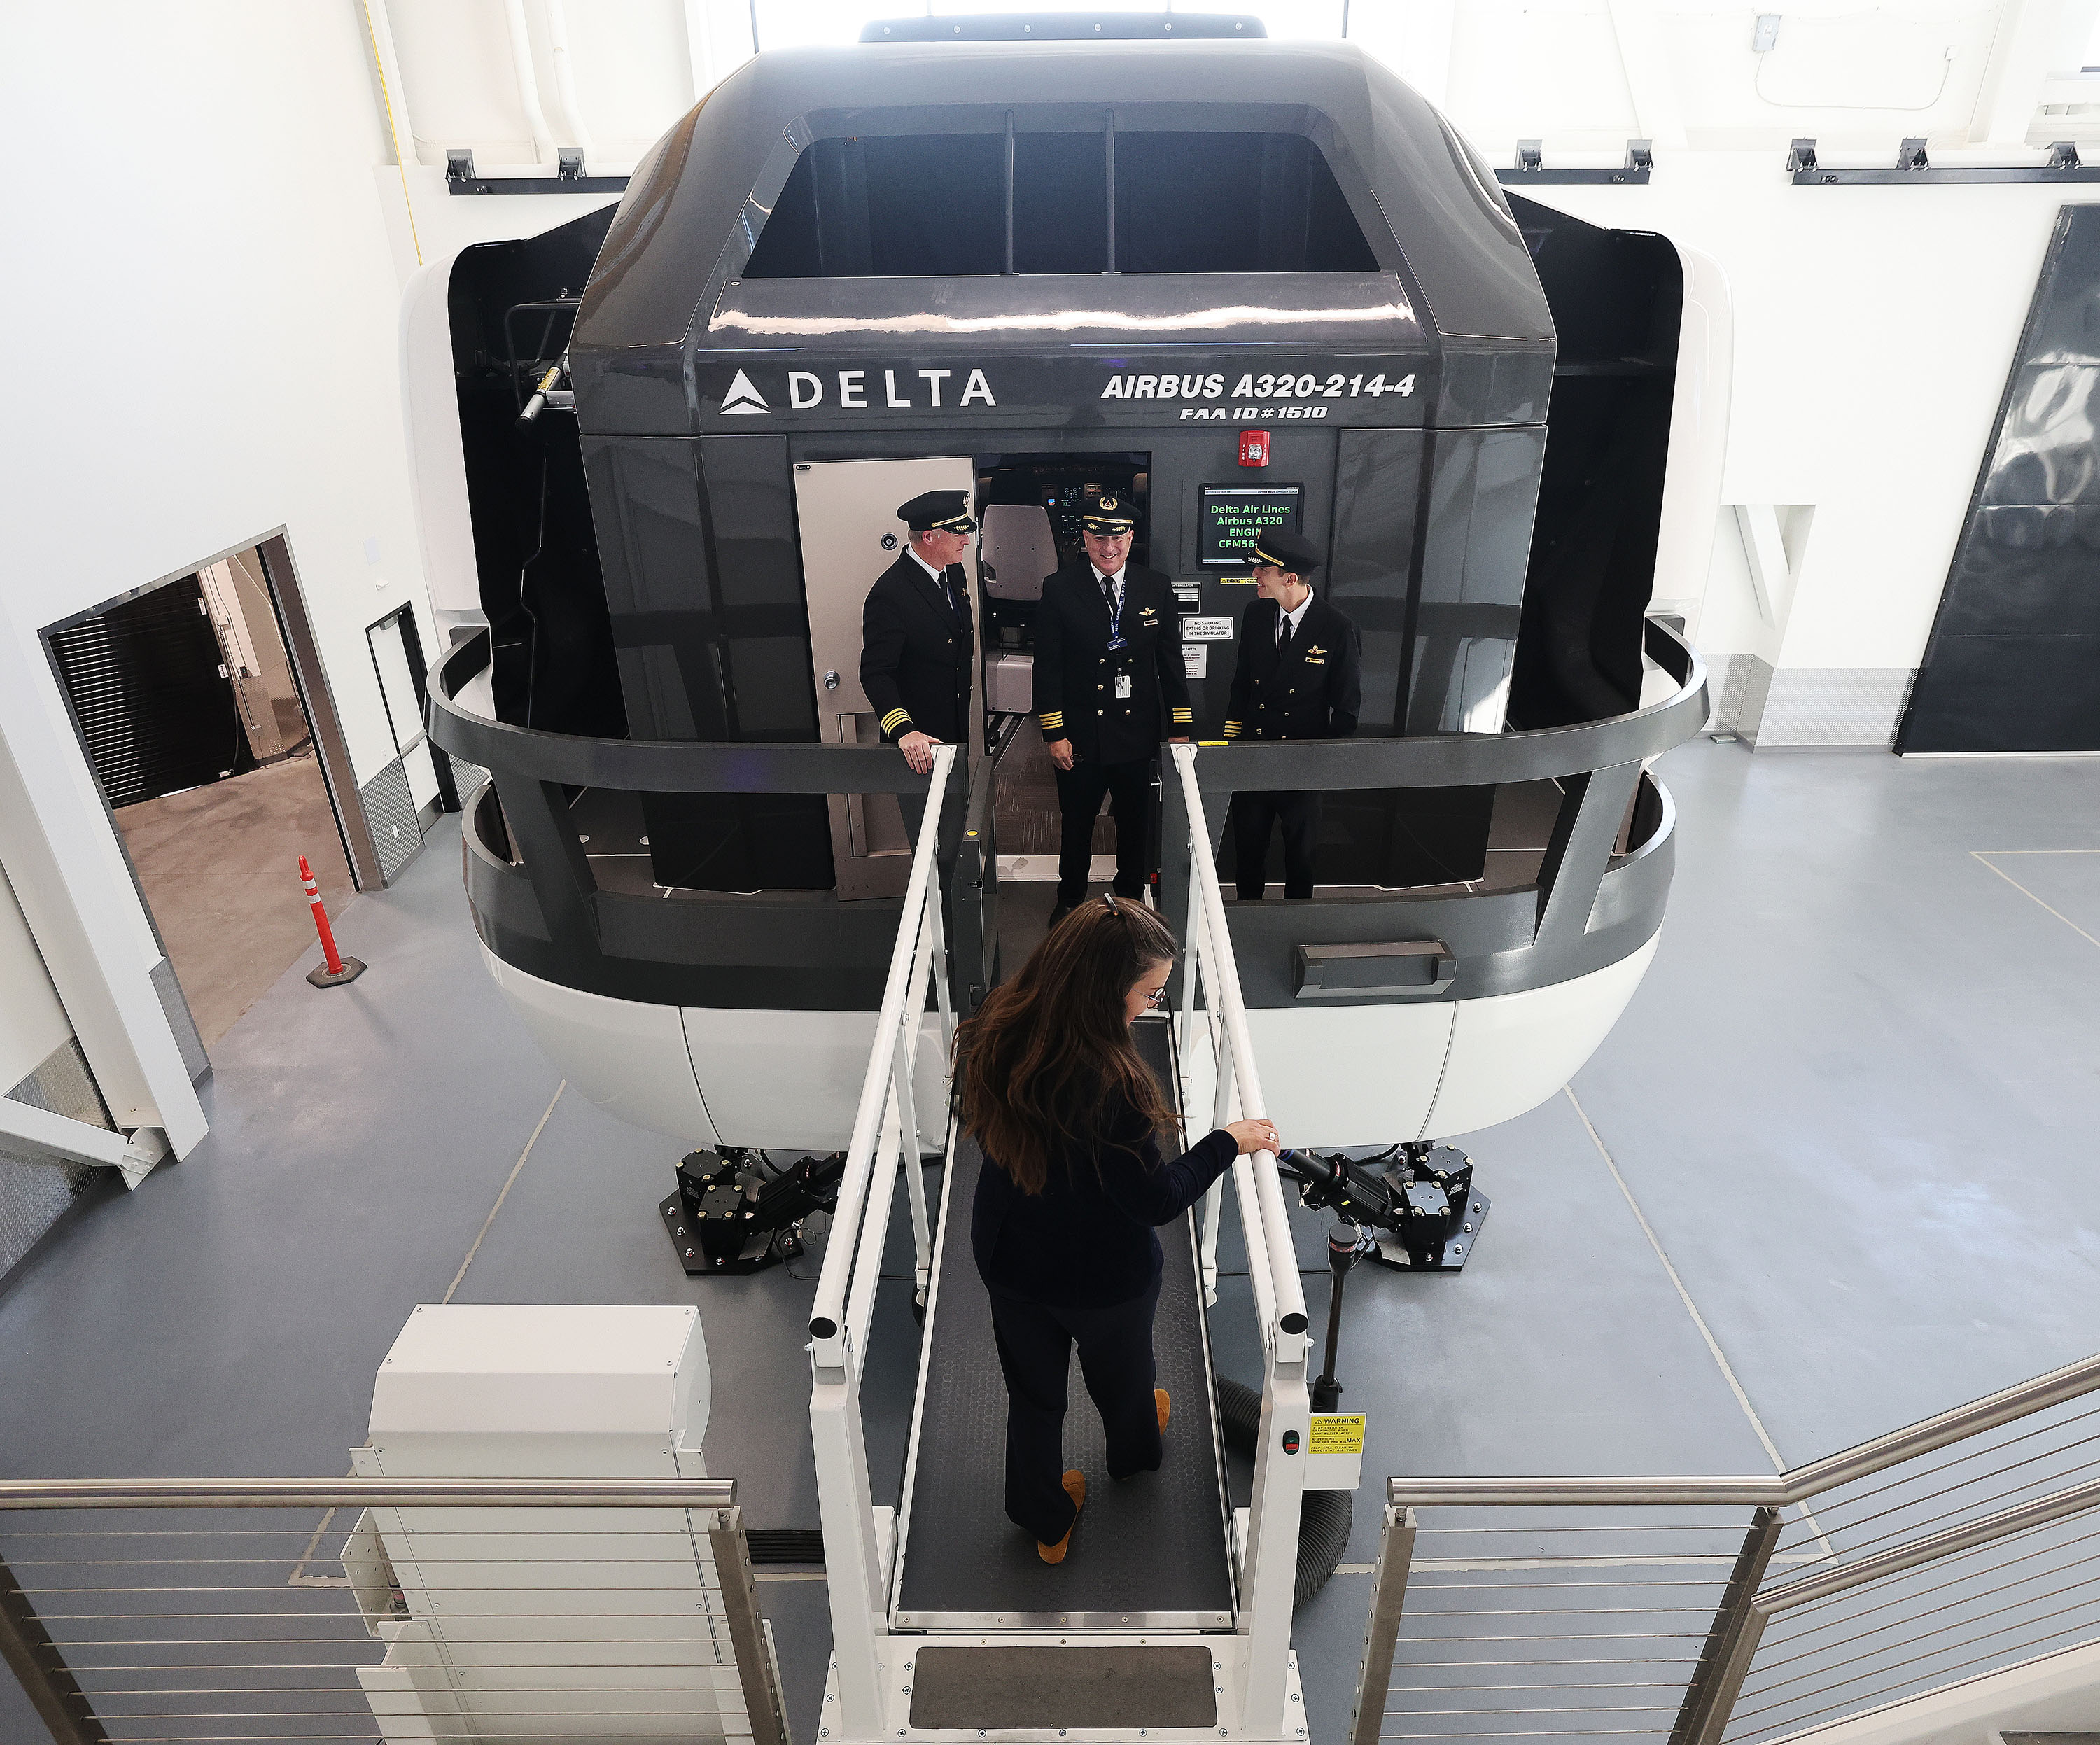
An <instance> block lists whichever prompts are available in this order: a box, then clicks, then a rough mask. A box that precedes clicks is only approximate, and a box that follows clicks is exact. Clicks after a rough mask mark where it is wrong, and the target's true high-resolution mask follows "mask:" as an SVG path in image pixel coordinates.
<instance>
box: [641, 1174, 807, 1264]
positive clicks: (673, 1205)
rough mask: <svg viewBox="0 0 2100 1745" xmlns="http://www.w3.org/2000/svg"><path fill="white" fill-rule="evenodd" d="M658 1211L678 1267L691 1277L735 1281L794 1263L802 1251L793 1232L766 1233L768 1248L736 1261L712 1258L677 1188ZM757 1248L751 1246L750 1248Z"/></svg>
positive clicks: (739, 1257)
mask: <svg viewBox="0 0 2100 1745" xmlns="http://www.w3.org/2000/svg"><path fill="white" fill-rule="evenodd" d="M656 1210H658V1211H659V1212H660V1213H662V1214H664V1233H665V1234H666V1235H667V1236H669V1237H670V1239H671V1247H672V1249H673V1252H674V1253H675V1254H677V1257H678V1264H679V1265H680V1266H682V1267H684V1268H685V1269H686V1276H688V1277H690V1278H696V1279H697V1278H709V1279H735V1278H742V1277H743V1276H744V1275H745V1274H746V1273H751V1272H763V1271H765V1269H766V1268H767V1267H777V1266H779V1264H780V1263H781V1262H783V1261H784V1260H792V1259H793V1258H795V1257H796V1255H797V1254H801V1252H802V1241H801V1237H800V1236H796V1234H795V1232H793V1231H792V1230H774V1231H770V1232H766V1235H767V1236H769V1237H770V1240H768V1241H767V1243H766V1244H765V1248H764V1249H762V1250H761V1251H760V1252H759V1253H757V1254H749V1253H746V1254H743V1255H739V1256H738V1257H737V1258H735V1259H716V1258H709V1256H708V1251H707V1250H706V1249H704V1248H703V1247H701V1246H700V1242H699V1236H698V1234H697V1233H696V1232H695V1231H694V1227H693V1214H692V1213H691V1211H690V1210H689V1209H688V1208H687V1206H686V1196H684V1195H683V1194H682V1193H680V1192H678V1191H677V1189H675V1188H673V1190H672V1191H671V1192H669V1193H668V1194H667V1195H666V1196H664V1199H663V1201H661V1202H660V1204H659V1205H658V1206H657V1208H656ZM745 1247H746V1249H749V1248H751V1247H752V1244H749V1243H747V1244H746V1245H745Z"/></svg>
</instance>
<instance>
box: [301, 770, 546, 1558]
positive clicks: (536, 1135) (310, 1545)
mask: <svg viewBox="0 0 2100 1745" xmlns="http://www.w3.org/2000/svg"><path fill="white" fill-rule="evenodd" d="M576 797H577V799H579V800H580V799H581V798H582V797H583V795H577V796H576ZM568 1088H569V1082H568V1080H567V1079H566V1078H565V1079H563V1080H562V1082H561V1083H559V1084H558V1085H557V1086H554V1096H553V1098H552V1099H550V1100H549V1103H548V1104H547V1108H546V1113H545V1114H543V1115H541V1116H540V1125H539V1126H536V1127H535V1128H534V1129H533V1130H532V1138H531V1139H527V1140H526V1142H525V1148H524V1150H523V1151H521V1152H518V1161H517V1162H515V1163H514V1164H513V1165H512V1166H510V1176H509V1178H508V1179H506V1180H505V1182H504V1183H503V1192H501V1193H500V1194H498V1195H497V1196H496V1204H495V1205H492V1206H491V1207H490V1208H489V1209H488V1216H487V1217H486V1218H483V1220H482V1221H481V1228H480V1230H479V1232H477V1233H476V1234H475V1236H474V1246H473V1247H472V1248H470V1249H468V1250H467V1251H466V1258H465V1260H462V1261H461V1262H460V1269H459V1271H457V1272H455V1273H454V1274H453V1275H452V1283H451V1284H450V1285H447V1286H446V1287H445V1293H444V1295H443V1297H442V1298H439V1301H440V1302H451V1301H452V1293H453V1292H454V1291H456V1290H457V1289H459V1288H460V1280H461V1279H463V1278H465V1276H466V1269H467V1268H468V1267H470V1266H472V1265H473V1264H474V1256H475V1255H476V1254H479V1253H480V1252H481V1242H482V1238H483V1236H487V1234H488V1228H489V1226H490V1225H492V1224H493V1223H495V1222H496V1214H497V1213H498V1212H500V1211H501V1210H503V1202H504V1201H505V1198H506V1197H508V1196H509V1195H510V1185H511V1183H513V1182H515V1181H516V1180H517V1179H518V1171H519V1170H522V1169H523V1168H524V1167H525V1160H526V1159H527V1157H531V1156H532V1148H533V1147H534V1146H535V1145H536V1144H539V1143H540V1135H541V1134H542V1133H544V1132H545V1130H546V1127H547V1121H548V1119H549V1117H551V1116H552V1115H553V1114H554V1104H557V1103H558V1102H560V1101H561V1100H562V1092H563V1091H566V1090H567V1089H568ZM348 1476H349V1477H351V1478H355V1477H356V1476H357V1470H356V1468H355V1467H352V1468H351V1470H350V1472H349V1474H348ZM333 1519H335V1510H333V1509H329V1512H328V1513H327V1514H324V1515H323V1516H322V1517H321V1524H320V1526H319V1527H315V1529H314V1536H313V1537H312V1538H311V1539H310V1540H307V1549H305V1551H303V1552H302V1553H300V1557H299V1561H298V1562H296V1563H294V1564H293V1566H292V1573H291V1575H289V1577H287V1578H286V1580H285V1585H286V1586H287V1587H292V1588H346V1587H348V1586H349V1585H350V1578H349V1577H348V1576H347V1575H308V1574H307V1564H308V1563H309V1562H311V1561H312V1559H313V1555H314V1552H315V1549H316V1548H317V1547H318V1546H319V1545H320V1542H321V1535H322V1534H324V1533H325V1532H326V1531H328V1530H329V1522H331V1521H333Z"/></svg>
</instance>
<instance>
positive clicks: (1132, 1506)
mask: <svg viewBox="0 0 2100 1745" xmlns="http://www.w3.org/2000/svg"><path fill="white" fill-rule="evenodd" d="M1139 1028H1140V1039H1141V1043H1142V1044H1143V1045H1144V1046H1143V1052H1144V1053H1145V1055H1146V1057H1147V1059H1148V1060H1149V1062H1150V1063H1151V1064H1152V1066H1153V1069H1154V1072H1156V1073H1158V1075H1159V1077H1160V1080H1161V1082H1162V1084H1163V1085H1166V1086H1170V1087H1171V1086H1172V1085H1173V1083H1174V1078H1173V1076H1172V1073H1171V1068H1170V1067H1169V1066H1167V1064H1166V1062H1165V1060H1164V1059H1163V1056H1164V1055H1165V1053H1166V1042H1167V1037H1166V1029H1167V1026H1166V1025H1164V1024H1163V1023H1158V1024H1141V1025H1140V1027H1139ZM983 1167H984V1158H983V1154H982V1152H980V1151H979V1150H978V1149H977V1145H976V1144H975V1142H974V1141H973V1140H972V1139H970V1138H969V1137H968V1135H959V1136H958V1139H957V1141H956V1145H955V1166H954V1168H953V1170H951V1171H950V1172H949V1173H950V1179H949V1181H948V1182H947V1183H946V1184H945V1186H946V1195H945V1203H944V1206H943V1210H942V1244H941V1254H940V1263H939V1269H938V1276H937V1282H936V1285H935V1289H934V1298H933V1310H932V1312H931V1315H930V1317H929V1323H928V1327H927V1337H928V1339H929V1342H930V1348H929V1354H928V1359H927V1364H926V1370H925V1381H924V1394H923V1396H922V1398H921V1399H920V1409H919V1417H918V1422H917V1425H916V1426H915V1430H914V1438H913V1441H914V1456H915V1465H914V1469H913V1473H912V1478H911V1496H910V1512H909V1514H908V1516H907V1520H906V1522H905V1533H906V1540H905V1545H904V1567H903V1571H902V1580H901V1581H900V1583H899V1584H898V1599H897V1625H898V1628H904V1629H928V1628H973V1629H999V1628H1008V1629H1015V1628H1033V1627H1039V1626H1041V1625H1044V1624H1048V1625H1050V1626H1053V1627H1056V1626H1062V1627H1064V1628H1073V1629H1081V1628H1124V1627H1129V1628H1140V1627H1147V1626H1149V1628H1154V1629H1158V1628H1185V1629H1199V1628H1208V1629H1224V1628H1230V1626H1231V1624H1232V1615H1233V1614H1232V1606H1233V1593H1232V1575H1231V1570H1230V1567H1229V1564H1228V1562H1227V1548H1226V1540H1225V1525H1224V1523H1225V1514H1224V1499H1223V1493H1222V1489H1221V1487H1222V1483H1223V1475H1222V1469H1221V1466H1220V1461H1219V1455H1218V1439H1217V1436H1218V1432H1217V1422H1216V1412H1215V1399H1214V1396H1213V1394H1212V1383H1211V1373H1210V1364H1209V1359H1208V1352H1207V1346H1206V1333H1205V1329H1204V1324H1203V1308H1202V1290H1201V1288H1200V1285H1199V1284H1198V1272H1197V1267H1196V1249H1195V1226H1194V1222H1193V1218H1189V1217H1186V1216H1185V1217H1183V1218H1179V1219H1177V1220H1176V1222H1175V1223H1173V1224H1171V1225H1169V1226H1167V1227H1165V1228H1163V1229H1162V1230H1161V1232H1159V1236H1160V1245H1161V1247H1162V1249H1164V1250H1165V1253H1166V1267H1165V1270H1164V1272H1163V1275H1162V1279H1161V1283H1160V1293H1159V1309H1158V1316H1157V1319H1156V1320H1155V1321H1154V1333H1153V1339H1154V1351H1155V1353H1156V1355H1157V1359H1158V1371H1159V1386H1162V1387H1164V1388H1166V1389H1167V1390H1168V1391H1169V1392H1170V1393H1171V1395H1173V1398H1174V1419H1173V1423H1172V1425H1171V1427H1170V1428H1169V1429H1168V1430H1167V1438H1166V1459H1165V1461H1163V1463H1162V1465H1161V1467H1160V1470H1158V1472H1154V1473H1142V1474H1138V1475H1137V1476H1136V1477H1135V1478H1128V1479H1126V1480H1124V1481H1123V1482H1122V1483H1116V1482H1114V1481H1113V1480H1111V1479H1110V1477H1109V1475H1108V1466H1107V1461H1106V1457H1105V1452H1104V1444H1103V1441H1102V1433H1101V1417H1100V1414H1099V1413H1098V1412H1096V1411H1095V1409H1094V1404H1093V1402H1092V1400H1091V1399H1088V1398H1087V1391H1086V1385H1085V1383H1084V1381H1083V1380H1082V1378H1081V1377H1080V1374H1079V1363H1078V1359H1076V1357H1075V1358H1074V1361H1073V1364H1072V1368H1071V1371H1070V1377H1069V1381H1068V1390H1069V1391H1068V1396H1067V1397H1068V1398H1069V1399H1070V1408H1069V1409H1068V1411H1067V1413H1066V1416H1065V1464H1066V1465H1068V1466H1076V1467H1078V1468H1079V1470H1082V1471H1083V1472H1084V1473H1085V1474H1086V1475H1087V1504H1086V1507H1085V1509H1083V1511H1082V1513H1081V1514H1080V1517H1079V1525H1078V1527H1077V1528H1076V1530H1075V1531H1074V1535H1073V1539H1072V1548H1071V1552H1070V1555H1069V1556H1068V1557H1067V1558H1066V1559H1065V1562H1063V1563H1061V1564H1058V1565H1055V1566H1052V1565H1050V1564H1046V1563H1044V1562H1043V1561H1042V1560H1041V1558H1039V1557H1038V1556H1037V1554H1036V1549H1035V1540H1034V1539H1033V1537H1031V1536H1030V1535H1029V1534H1028V1533H1026V1532H1025V1531H1022V1530H1021V1528H1020V1527H1017V1526H1015V1525H1014V1524H1013V1522H1011V1521H1009V1520H1008V1518H1007V1517H1006V1508H1005V1496H1004V1492H1005V1465H1006V1386H1005V1383H1004V1381H1003V1379H1002V1378H1001V1377H1000V1374H999V1355H998V1351H997V1349H996V1347H995V1345H994V1342H993V1337H992V1329H991V1299H990V1296H989V1295H988V1293H986V1289H985V1285H984V1281H983V1280H982V1279H981V1278H980V1277H979V1276H977V1262H976V1260H975V1258H974V1257H973V1255H972V1254H971V1252H970V1243H969V1216H970V1205H971V1203H972V1201H973V1196H975V1194H976V1192H977V1174H978V1171H979V1170H981V1169H982V1168H983ZM1166 1724H1167V1723H1162V1725H1166ZM973 1725H982V1723H973ZM1016 1725H1019V1723H1016Z"/></svg>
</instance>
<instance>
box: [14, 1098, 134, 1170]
mask: <svg viewBox="0 0 2100 1745" xmlns="http://www.w3.org/2000/svg"><path fill="white" fill-rule="evenodd" d="M0 1147H4V1148H6V1149H7V1150H9V1151H15V1152H26V1153H28V1154H29V1156H30V1157H53V1158H56V1159H57V1160H58V1161H60V1162H61V1163H87V1164H93V1165H95V1166H97V1167H98V1168H100V1169H105V1170H122V1171H123V1172H124V1182H125V1185H126V1187H130V1188H136V1187H137V1186H138V1185H139V1183H141V1182H142V1181H143V1180H144V1179H146V1177H147V1175H148V1174H149V1173H150V1172H151V1171H152V1167H153V1166H154V1165H155V1164H157V1163H158V1162H159V1161H161V1159H162V1158H163V1157H166V1156H167V1154H168V1142H167V1140H166V1139H165V1137H164V1136H163V1135H162V1134H161V1130H160V1129H159V1128H157V1127H141V1128H139V1129H138V1130H137V1131H136V1132H135V1133H133V1134H131V1135H130V1136H129V1137H128V1138H127V1137H126V1135H123V1134H121V1133H112V1132H111V1131H110V1130H108V1128H107V1127H92V1126H89V1125H88V1124H87V1123H86V1121H74V1120H73V1119H72V1118H71V1117H68V1116H65V1115H54V1114H53V1113H51V1111H50V1110H49V1109H46V1108H37V1107H36V1106H35V1105H34V1104H29V1103H17V1102H16V1101H15V1099H13V1098H11V1097H0Z"/></svg>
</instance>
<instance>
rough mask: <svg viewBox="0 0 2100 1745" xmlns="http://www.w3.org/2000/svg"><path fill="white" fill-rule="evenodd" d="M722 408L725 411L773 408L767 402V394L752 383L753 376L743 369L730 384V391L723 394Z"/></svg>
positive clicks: (769, 409)
mask: <svg viewBox="0 0 2100 1745" xmlns="http://www.w3.org/2000/svg"><path fill="white" fill-rule="evenodd" d="M721 409H722V410H723V411H724V412H770V411H772V409H773V408H771V407H770V406H768V405H767V404H766V403H765V395H764V394H761V393H760V392H759V391H758V390H757V389H756V388H754V387H753V386H752V385H751V378H750V377H748V376H747V375H745V374H744V372H743V371H742V370H739V371H738V372H736V380H735V381H732V382H731V383H730V385H729V392H728V393H726V394H724V395H723V396H722V403H721Z"/></svg>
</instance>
